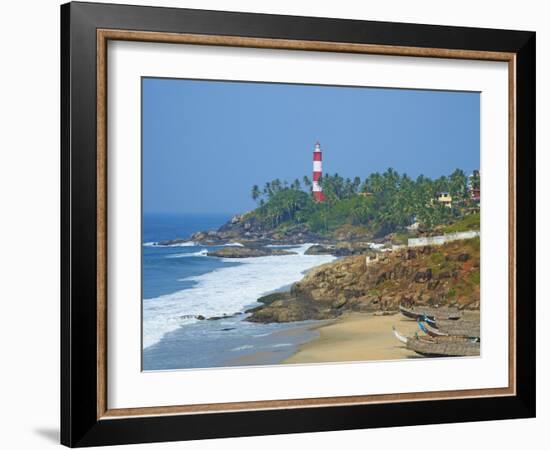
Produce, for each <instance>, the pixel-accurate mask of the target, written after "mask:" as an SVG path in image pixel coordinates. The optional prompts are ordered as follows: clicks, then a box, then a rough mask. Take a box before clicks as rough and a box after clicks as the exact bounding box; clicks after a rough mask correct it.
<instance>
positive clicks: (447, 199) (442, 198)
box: [437, 192, 453, 208]
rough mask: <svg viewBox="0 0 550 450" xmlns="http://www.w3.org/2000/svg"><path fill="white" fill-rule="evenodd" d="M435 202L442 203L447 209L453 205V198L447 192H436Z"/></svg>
mask: <svg viewBox="0 0 550 450" xmlns="http://www.w3.org/2000/svg"><path fill="white" fill-rule="evenodd" d="M437 201H438V202H439V203H443V204H444V205H445V206H446V207H447V208H450V207H451V206H452V205H453V198H452V197H451V195H450V194H449V193H448V192H438V193H437Z"/></svg>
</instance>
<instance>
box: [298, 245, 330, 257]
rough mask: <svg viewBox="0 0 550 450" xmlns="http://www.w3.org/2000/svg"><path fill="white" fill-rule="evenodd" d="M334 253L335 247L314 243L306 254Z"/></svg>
mask: <svg viewBox="0 0 550 450" xmlns="http://www.w3.org/2000/svg"><path fill="white" fill-rule="evenodd" d="M332 253H334V247H327V246H324V245H318V244H317V245H312V246H311V247H309V248H308V249H307V250H306V252H305V254H306V255H331V254H332Z"/></svg>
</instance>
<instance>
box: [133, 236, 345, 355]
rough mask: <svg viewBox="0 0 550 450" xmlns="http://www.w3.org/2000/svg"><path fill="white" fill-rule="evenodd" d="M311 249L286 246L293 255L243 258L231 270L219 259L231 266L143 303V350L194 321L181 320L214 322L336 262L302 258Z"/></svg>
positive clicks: (320, 257)
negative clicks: (304, 274)
mask: <svg viewBox="0 0 550 450" xmlns="http://www.w3.org/2000/svg"><path fill="white" fill-rule="evenodd" d="M312 245H313V244H304V245H300V246H288V247H292V248H293V251H295V252H296V253H297V254H295V255H288V256H285V257H281V256H263V257H257V258H243V259H240V260H239V261H238V264H236V265H235V262H236V261H235V260H234V259H226V258H223V259H222V260H223V261H227V262H231V263H232V265H231V267H223V268H221V269H217V270H214V271H212V272H208V273H206V274H203V275H199V276H194V277H188V278H186V279H185V280H186V281H187V280H190V281H194V282H195V284H194V285H193V287H191V288H189V289H184V290H181V291H177V292H174V293H172V294H168V295H162V296H159V297H156V298H151V299H144V301H143V347H144V348H147V347H149V346H151V345H153V344H155V343H157V342H159V341H160V339H162V337H163V336H164V335H165V334H166V333H169V332H170V331H173V330H176V329H177V328H179V327H180V326H181V325H185V324H189V323H194V322H196V321H197V320H196V319H190V318H182V317H181V316H186V315H202V316H205V317H213V316H221V315H223V314H227V315H231V314H234V313H236V312H241V311H244V310H245V309H246V308H247V307H249V306H251V305H253V304H254V303H255V302H256V300H257V299H258V298H259V297H261V296H262V295H264V294H266V293H268V292H272V291H274V290H276V289H278V288H280V287H281V286H287V285H289V284H292V283H294V282H296V281H299V280H300V279H301V278H302V276H303V272H305V271H307V270H309V269H311V268H313V267H315V266H318V265H321V264H324V263H327V262H329V261H332V260H334V259H335V258H334V257H333V256H331V255H305V254H304V253H305V252H306V250H307V249H308V248H309V247H311V246H312ZM189 255H191V254H189Z"/></svg>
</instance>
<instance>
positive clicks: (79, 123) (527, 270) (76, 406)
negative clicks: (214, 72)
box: [61, 2, 535, 446]
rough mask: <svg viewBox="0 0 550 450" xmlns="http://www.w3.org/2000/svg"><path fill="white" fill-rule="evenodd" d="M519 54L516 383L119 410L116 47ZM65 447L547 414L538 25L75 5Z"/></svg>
mask: <svg viewBox="0 0 550 450" xmlns="http://www.w3.org/2000/svg"><path fill="white" fill-rule="evenodd" d="M109 40H126V41H143V42H158V43H172V44H177V43H186V44H201V45H219V46H232V47H253V48H270V49H287V50H295V51H303V50H314V51H322V52H341V53H364V54H382V55H396V56H418V57H427V58H429V57H438V58H453V59H454V58H458V59H481V60H491V61H505V62H507V63H508V67H509V74H510V75H509V100H510V101H509V105H510V106H509V113H508V114H509V115H508V117H509V181H510V183H509V185H510V190H509V192H508V201H509V242H508V248H509V255H510V265H509V276H510V284H509V299H508V301H509V310H510V320H509V339H510V341H509V385H508V387H507V388H498V389H497V388H495V389H477V390H476V389H474V390H464V391H436V392H423V393H420V394H419V393H410V394H384V395H368V396H352V397H325V398H308V399H288V400H270V401H260V402H237V403H214V404H206V405H200V406H190V405H173V406H163V407H155V405H151V407H150V408H134V409H109V407H108V405H107V394H106V391H107V386H106V383H107V363H106V342H107V339H108V336H107V325H106V323H107V322H106V317H107V313H108V311H107V308H106V292H107V291H106V274H107V270H108V269H107V256H106V255H107V253H106V245H107V225H106V224H107V222H106V211H107V210H106V205H107V201H108V199H107V193H106V180H107V177H106V173H107V172H106V171H107V170H108V167H107V162H106V152H107V118H106V99H107V85H106V73H107V67H106V65H107V59H106V52H107V45H106V44H107V42H108V41H109ZM61 55H62V66H61V119H62V120H61V122H62V124H61V142H62V152H61V174H62V180H61V204H62V217H61V219H62V220H61V224H62V229H61V256H62V258H61V260H62V266H61V274H62V279H61V292H62V298H61V307H62V308H61V357H62V358H61V392H62V395H61V431H62V432H61V442H62V443H63V444H65V445H68V446H91V445H106V444H124V443H138V442H155V441H173V440H186V439H204V438H214V437H230V436H250V435H265V434H277V433H297V432H314V431H328V430H344V429H354V428H370V427H386V426H401V425H416V424H429V423H446V422H464V421H479V420H493V419H509V418H520V417H523V418H526V417H534V415H535V352H534V348H535V301H534V299H535V271H534V265H535V250H534V249H535V232H534V231H535V176H534V174H535V33H532V32H525V31H506V30H489V29H476V28H459V27H445V26H432V25H416V24H414V25H413V24H399V23H383V22H367V21H352V20H341V19H325V18H322V19H321V18H309V17H291V16H275V15H263V14H261V15H260V14H248V13H230V12H217V11H201V10H188V9H169V8H152V7H137V6H125V5H109V4H93V3H78V2H77V3H69V4H66V5H63V6H62V7H61Z"/></svg>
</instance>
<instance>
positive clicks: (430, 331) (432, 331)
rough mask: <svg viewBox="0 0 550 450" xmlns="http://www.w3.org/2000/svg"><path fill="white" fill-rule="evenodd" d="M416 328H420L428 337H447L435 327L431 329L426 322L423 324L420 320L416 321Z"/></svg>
mask: <svg viewBox="0 0 550 450" xmlns="http://www.w3.org/2000/svg"><path fill="white" fill-rule="evenodd" d="M418 328H420V330H421V331H423V332H424V333H426V334H427V335H428V336H432V337H439V336H449V335H448V334H447V333H445V332H443V331H440V330H438V329H437V328H435V327H432V326H431V325H430V324H429V323H428V322H423V321H422V320H419V321H418Z"/></svg>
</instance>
